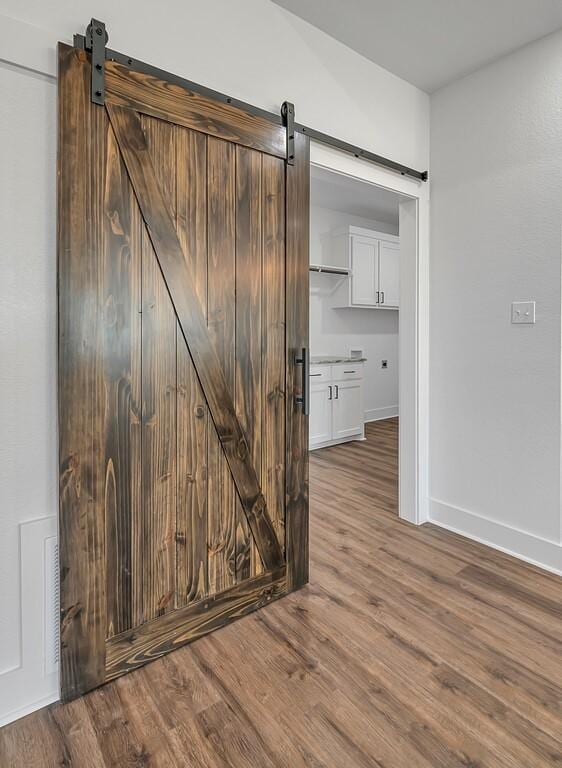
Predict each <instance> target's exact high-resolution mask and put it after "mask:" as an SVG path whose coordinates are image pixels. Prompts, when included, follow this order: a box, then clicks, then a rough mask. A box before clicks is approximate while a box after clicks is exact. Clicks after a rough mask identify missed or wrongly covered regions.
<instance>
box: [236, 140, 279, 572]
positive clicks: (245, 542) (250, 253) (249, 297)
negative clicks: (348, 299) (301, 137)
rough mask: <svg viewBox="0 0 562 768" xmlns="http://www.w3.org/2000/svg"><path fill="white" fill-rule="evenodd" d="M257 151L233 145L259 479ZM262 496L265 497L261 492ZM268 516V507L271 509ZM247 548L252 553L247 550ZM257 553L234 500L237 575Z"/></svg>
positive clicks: (243, 325) (249, 424)
mask: <svg viewBox="0 0 562 768" xmlns="http://www.w3.org/2000/svg"><path fill="white" fill-rule="evenodd" d="M261 163H262V158H261V155H260V154H259V153H258V152H255V151H253V150H250V149H245V148H244V147H236V392H235V405H236V413H237V416H238V419H239V420H240V423H241V425H242V428H243V429H244V432H245V435H246V440H247V442H248V446H249V449H250V455H251V457H252V461H253V464H254V467H255V469H256V473H257V476H258V479H259V481H260V484H261V485H262V487H263V481H262V471H261V452H262V409H263V405H262V355H261V352H262V334H263V331H262V307H261V300H262V296H261V293H262V191H261ZM266 500H267V497H266ZM270 516H271V512H270ZM251 553H252V554H251ZM259 563H260V559H259V555H258V553H257V548H256V546H255V544H254V543H253V537H252V536H251V534H250V529H249V526H248V523H247V521H246V516H245V514H244V511H243V509H242V505H241V504H240V501H239V500H238V499H237V500H236V580H237V581H238V582H240V581H244V580H245V579H247V578H249V577H250V575H251V566H252V565H254V573H258V572H259V568H258V566H259Z"/></svg>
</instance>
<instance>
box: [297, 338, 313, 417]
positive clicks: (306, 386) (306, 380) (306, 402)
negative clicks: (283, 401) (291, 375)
mask: <svg viewBox="0 0 562 768" xmlns="http://www.w3.org/2000/svg"><path fill="white" fill-rule="evenodd" d="M295 364H296V365H302V380H301V394H300V395H297V397H296V401H297V403H300V404H301V405H302V412H303V413H304V415H305V416H308V413H309V406H310V375H309V372H308V364H309V361H308V350H307V348H306V347H303V348H302V350H301V356H300V357H298V356H297V357H296V358H295Z"/></svg>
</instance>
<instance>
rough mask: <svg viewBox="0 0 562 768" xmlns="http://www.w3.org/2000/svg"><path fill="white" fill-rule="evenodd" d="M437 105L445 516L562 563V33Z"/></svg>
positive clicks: (435, 442)
mask: <svg viewBox="0 0 562 768" xmlns="http://www.w3.org/2000/svg"><path fill="white" fill-rule="evenodd" d="M431 110H432V111H431V120H432V127H431V180H432V181H431V215H432V224H431V335H430V345H431V366H430V371H431V373H430V376H431V379H430V391H431V408H430V413H431V427H430V451H431V468H432V469H431V495H432V503H431V517H432V518H433V519H435V520H437V521H439V522H440V523H442V524H445V525H448V526H450V527H453V528H456V529H458V530H460V531H462V532H464V533H467V534H469V535H471V536H474V537H478V538H481V539H483V540H485V541H488V542H490V543H492V544H494V545H495V546H498V547H503V548H504V549H507V550H511V551H514V552H516V553H517V554H519V555H521V556H524V557H526V558H529V559H531V560H535V561H538V562H540V563H541V564H543V565H545V566H548V567H550V568H554V569H562V549H561V547H560V543H561V512H560V510H561V505H560V479H561V476H560V438H561V434H560V419H561V409H560V352H561V348H560V344H561V338H560V336H561V334H560V327H561V310H560V308H561V295H560V294H561V291H560V285H561V268H560V267H561V225H562V121H561V119H560V115H561V110H562V33H557V34H555V35H552V36H549V37H547V38H544V39H543V40H541V41H539V42H537V43H534V44H532V45H529V46H527V47H525V48H523V49H521V50H519V51H518V52H515V53H514V54H512V55H510V56H508V57H505V58H503V59H501V60H500V61H498V62H496V63H494V64H492V65H490V66H487V67H486V68H484V69H482V70H480V71H479V72H476V73H475V74H473V75H471V76H469V77H466V78H464V79H463V80H461V81H459V82H457V83H454V84H452V85H450V86H448V87H446V88H444V89H442V90H440V91H438V92H437V93H435V94H434V96H433V97H432V100H431ZM524 299H531V300H536V302H537V322H536V325H534V326H517V325H511V324H510V303H511V302H512V301H513V300H524Z"/></svg>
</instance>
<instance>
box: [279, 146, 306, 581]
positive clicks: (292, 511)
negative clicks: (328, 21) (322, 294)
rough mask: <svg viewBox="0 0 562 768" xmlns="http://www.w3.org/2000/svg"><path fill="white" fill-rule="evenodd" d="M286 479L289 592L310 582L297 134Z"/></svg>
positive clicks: (301, 169) (291, 182)
mask: <svg viewBox="0 0 562 768" xmlns="http://www.w3.org/2000/svg"><path fill="white" fill-rule="evenodd" d="M286 172H287V176H286V184H287V203H286V206H287V207H286V210H287V235H286V237H287V267H286V270H287V273H286V306H287V309H286V323H287V331H286V338H287V360H286V365H287V409H286V410H287V465H286V466H287V471H286V475H287V479H286V487H287V490H286V498H287V507H286V518H285V547H286V559H287V586H288V588H289V589H291V590H294V589H298V588H299V587H302V586H303V585H304V584H306V583H307V582H308V574H309V571H308V418H307V417H306V416H305V415H304V413H303V410H302V406H301V405H300V404H298V403H297V402H296V397H297V396H298V395H300V394H302V378H301V376H302V370H301V367H300V366H298V365H295V363H294V360H295V357H296V356H297V355H300V353H301V349H302V347H307V348H308V300H309V299H308V264H309V255H308V248H309V243H308V240H309V207H310V159H309V140H308V136H305V135H304V134H302V133H296V134H295V164H294V165H287V169H286Z"/></svg>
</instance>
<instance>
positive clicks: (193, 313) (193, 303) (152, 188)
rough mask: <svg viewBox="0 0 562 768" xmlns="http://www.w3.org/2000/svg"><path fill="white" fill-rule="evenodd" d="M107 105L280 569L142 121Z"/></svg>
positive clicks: (205, 384) (264, 545) (265, 547)
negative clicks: (149, 150)
mask: <svg viewBox="0 0 562 768" xmlns="http://www.w3.org/2000/svg"><path fill="white" fill-rule="evenodd" d="M106 107H107V110H108V114H109V116H110V121H111V124H112V127H113V130H114V132H115V135H116V138H117V141H118V143H119V147H120V149H121V152H122V154H123V158H124V160H125V165H126V166H127V170H128V172H129V177H130V178H131V181H132V184H133V188H134V190H135V194H136V196H137V200H138V201H139V206H140V208H141V211H142V214H143V218H144V220H145V222H146V225H147V229H148V231H149V233H150V238H151V241H152V245H153V247H154V251H155V254H156V256H157V258H158V262H159V265H160V268H161V271H162V274H163V276H164V279H165V281H166V285H167V288H168V292H169V293H170V296H171V298H172V302H173V304H174V307H175V310H176V314H177V317H178V321H179V323H180V326H181V328H182V334H183V336H184V338H185V340H186V343H187V345H188V347H189V350H190V354H191V358H192V360H193V363H194V365H195V369H196V371H197V375H198V377H199V381H200V382H201V386H202V388H203V391H204V393H205V397H206V399H207V403H208V405H209V409H210V412H211V414H212V418H213V422H214V425H215V428H216V430H217V433H218V435H219V438H220V440H221V443H222V446H223V450H224V454H225V456H226V457H227V460H228V463H229V466H230V471H231V473H232V477H233V479H234V481H235V483H236V486H237V489H238V494H239V496H240V501H241V502H242V505H243V508H244V511H245V513H246V516H247V519H248V524H249V526H250V529H251V530H252V534H253V536H254V539H255V541H256V544H257V546H258V549H259V551H260V556H261V558H262V560H263V562H264V565H265V566H266V567H267V568H268V569H270V568H276V567H279V566H280V565H281V564H282V562H283V556H282V552H281V549H280V547H279V543H278V541H277V538H276V536H275V532H274V530H273V526H272V524H271V520H270V519H269V515H268V514H267V509H266V505H265V499H264V498H263V494H262V493H261V489H260V486H259V483H258V480H257V476H256V473H255V469H254V468H253V466H252V463H251V458H250V456H249V449H248V445H247V442H246V439H245V437H244V433H243V430H242V429H241V427H240V424H239V422H238V419H237V417H236V412H235V408H234V404H233V401H232V397H231V394H230V388H229V386H228V383H227V380H226V377H225V373H224V371H223V368H222V365H221V360H220V351H217V349H216V348H215V345H214V342H213V340H212V337H210V336H209V333H208V330H207V322H206V319H205V317H204V315H203V311H202V309H201V305H200V303H199V301H198V298H197V294H196V293H195V291H194V288H193V278H192V275H191V274H190V270H189V268H188V266H187V264H186V262H185V257H184V254H183V251H182V250H181V246H180V243H179V241H178V238H177V234H176V230H175V226H174V222H173V220H172V217H171V215H170V212H169V209H168V206H167V205H166V201H165V199H164V197H163V193H162V190H161V187H160V185H159V184H158V180H157V178H156V175H155V172H154V167H153V165H152V161H151V159H150V155H149V153H148V150H147V146H146V140H145V138H144V134H143V132H142V127H141V125H140V120H139V119H138V117H137V116H136V115H135V113H134V112H132V111H131V110H129V109H123V108H121V107H117V106H114V105H112V104H110V103H108V102H106ZM209 311H210V310H209V309H208V312H209ZM210 471H211V470H210Z"/></svg>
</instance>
